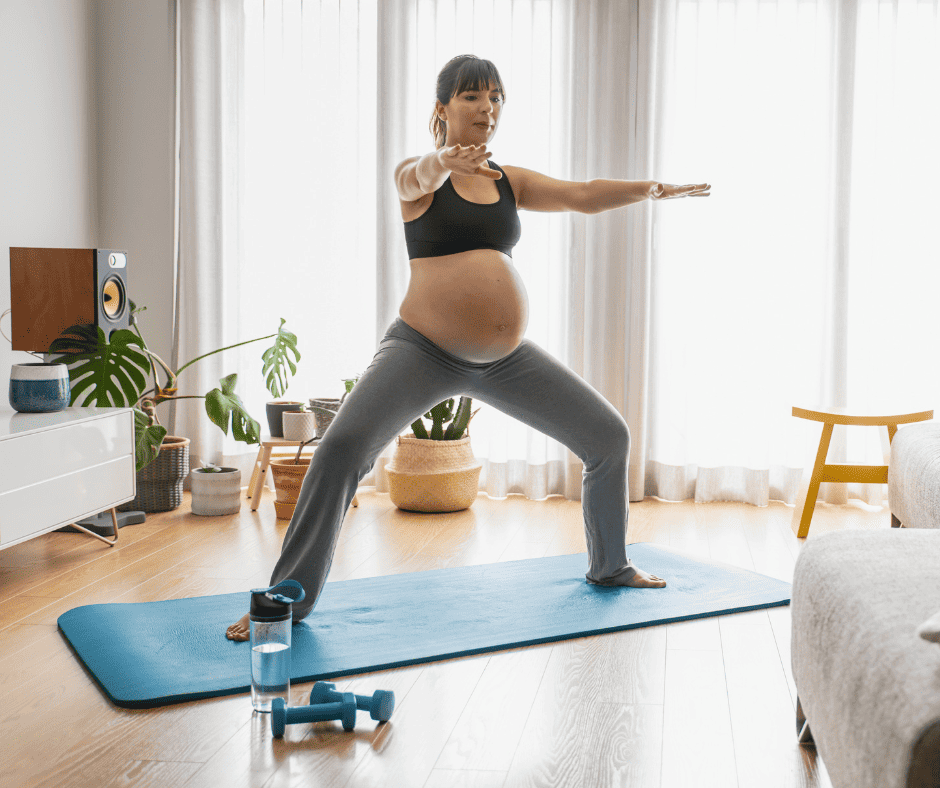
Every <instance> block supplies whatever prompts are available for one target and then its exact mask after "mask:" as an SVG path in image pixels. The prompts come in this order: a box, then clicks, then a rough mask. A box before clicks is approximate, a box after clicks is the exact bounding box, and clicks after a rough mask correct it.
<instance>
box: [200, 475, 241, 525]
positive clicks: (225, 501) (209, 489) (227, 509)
mask: <svg viewBox="0 0 940 788" xmlns="http://www.w3.org/2000/svg"><path fill="white" fill-rule="evenodd" d="M189 481H190V484H191V485H192V491H193V501H192V512H193V514H201V515H210V516H211V515H220V514H237V513H238V512H239V510H240V509H241V507H242V501H241V485H242V472H241V471H240V470H238V468H222V470H221V471H219V472H218V473H206V472H204V471H203V470H201V469H194V470H192V471H191V472H190V475H189Z"/></svg>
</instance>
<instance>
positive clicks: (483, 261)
mask: <svg viewBox="0 0 940 788" xmlns="http://www.w3.org/2000/svg"><path fill="white" fill-rule="evenodd" d="M528 306H529V305H528V296H527V294H526V290H525V285H524V284H523V282H522V278H521V277H520V276H519V273H518V272H517V271H516V269H515V267H514V266H513V264H512V258H510V257H509V256H508V255H504V254H503V253H502V252H498V251H496V250H495V249H474V250H472V251H470V252H459V253H458V254H452V255H444V256H442V257H425V258H415V259H414V260H412V261H411V284H410V285H409V287H408V293H407V295H406V296H405V300H404V301H403V302H402V305H401V308H400V309H399V314H400V315H401V318H402V320H404V321H405V322H406V323H407V324H408V325H410V326H411V327H412V328H413V329H415V330H416V331H418V332H420V333H421V334H424V336H426V337H427V338H428V339H430V340H431V341H432V342H433V343H434V344H435V345H437V346H438V347H440V348H443V349H444V350H446V351H447V352H448V353H450V354H451V355H454V356H457V357H458V358H462V359H464V360H465V361H469V362H472V363H474V364H483V363H489V362H492V361H497V360H498V359H500V358H503V357H504V356H507V355H509V354H510V353H512V351H513V350H515V349H516V348H517V347H518V346H519V343H520V342H522V339H523V337H524V335H525V329H526V325H527V323H528V319H529V310H528Z"/></svg>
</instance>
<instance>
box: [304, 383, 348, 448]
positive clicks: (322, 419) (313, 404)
mask: <svg viewBox="0 0 940 788" xmlns="http://www.w3.org/2000/svg"><path fill="white" fill-rule="evenodd" d="M344 399H346V394H343V399H313V398H311V399H310V408H311V409H312V410H313V412H314V413H316V414H317V437H318V438H322V437H323V436H324V435H325V434H326V430H327V427H329V426H330V425H331V424H332V423H333V419H335V418H336V413H337V412H338V411H339V406H340V405H342V404H343V400H344ZM330 411H332V413H331V412H330Z"/></svg>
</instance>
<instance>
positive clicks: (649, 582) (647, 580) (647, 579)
mask: <svg viewBox="0 0 940 788" xmlns="http://www.w3.org/2000/svg"><path fill="white" fill-rule="evenodd" d="M624 585H625V586H630V587H631V588H663V587H664V586H665V585H666V581H665V580H663V579H662V578H661V577H656V575H651V574H650V573H649V572H644V571H643V570H642V569H640V568H637V570H636V574H635V575H634V576H633V577H631V578H630V579H629V580H627V581H626V582H625V583H624Z"/></svg>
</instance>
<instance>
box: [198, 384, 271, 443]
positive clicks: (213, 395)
mask: <svg viewBox="0 0 940 788" xmlns="http://www.w3.org/2000/svg"><path fill="white" fill-rule="evenodd" d="M236 380H238V375H237V374H235V373H233V374H231V375H228V376H227V377H224V378H222V379H221V380H220V381H219V383H221V384H222V388H221V389H212V391H210V392H209V393H208V394H206V413H208V414H209V418H210V419H212V422H213V424H217V425H218V426H219V427H221V428H222V432H224V433H225V434H226V435H228V422H229V414H231V416H232V437H233V438H235V440H237V441H242V442H244V443H249V444H251V443H260V442H261V425H260V424H258V422H257V421H255V420H254V419H253V418H251V416H249V415H248V411H247V410H245V405H244V403H243V402H242V401H241V400H240V399H239V398H238V395H237V394H236V393H235V381H236Z"/></svg>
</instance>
